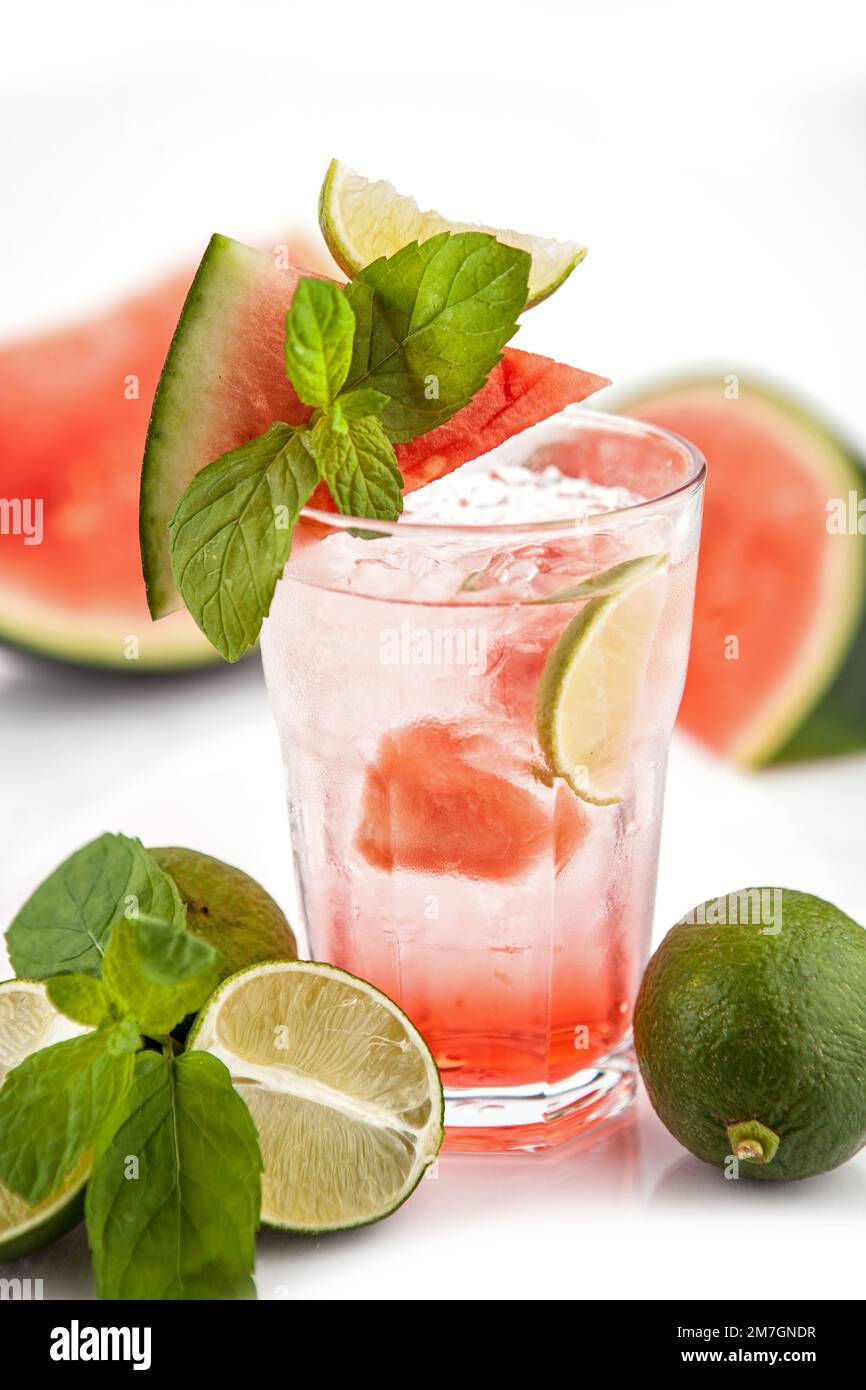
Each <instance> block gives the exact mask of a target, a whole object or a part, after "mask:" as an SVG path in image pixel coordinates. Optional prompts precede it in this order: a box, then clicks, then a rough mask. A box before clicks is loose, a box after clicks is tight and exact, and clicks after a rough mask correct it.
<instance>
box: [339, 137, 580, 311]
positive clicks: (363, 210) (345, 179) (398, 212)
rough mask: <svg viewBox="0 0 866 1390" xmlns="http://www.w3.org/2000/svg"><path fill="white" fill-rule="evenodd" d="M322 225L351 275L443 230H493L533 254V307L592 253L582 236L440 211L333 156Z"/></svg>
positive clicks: (530, 301) (528, 303)
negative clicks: (563, 236)
mask: <svg viewBox="0 0 866 1390" xmlns="http://www.w3.org/2000/svg"><path fill="white" fill-rule="evenodd" d="M319 225H320V226H321V228H322V235H323V236H324V238H325V241H326V242H327V243H328V249H329V251H330V252H331V255H332V256H333V257H334V260H335V261H336V262H337V264H338V265H339V266H340V267H341V269H342V270H344V271H345V272H346V274H347V275H348V276H353V275H357V274H358V271H359V270H362V269H363V268H364V266H366V265H369V264H370V262H371V261H375V260H378V259H379V257H380V256H392V255H393V254H394V252H395V251H399V250H400V248H401V247H402V246H406V245H407V244H408V243H409V242H410V241H427V240H428V239H429V238H430V237H432V236H436V234H437V233H438V232H489V233H490V234H491V235H492V236H495V237H496V239H497V241H501V242H503V243H504V244H505V245H506V246H518V247H520V249H521V250H523V251H528V252H529V254H530V256H531V257H532V268H531V270H530V272H529V298H528V300H527V303H526V307H527V308H531V306H532V305H533V304H539V303H540V302H541V300H542V299H546V298H547V296H548V295H549V294H553V291H554V290H556V289H559V286H560V285H561V284H562V283H563V281H564V280H567V279H568V277H569V275H570V274H571V272H572V271H573V270H574V267H575V266H576V265H579V264H580V262H581V261H582V260H583V258H584V256H585V255H586V248H585V247H583V246H579V245H578V244H577V242H576V241H552V240H549V239H547V238H545V237H538V236H526V235H524V234H523V233H522V232H513V231H510V230H509V229H504V230H500V229H498V228H496V227H487V226H481V225H479V224H477V223H472V222H451V221H449V220H448V218H446V217H443V216H442V215H441V214H440V213H438V212H433V211H427V212H424V211H422V210H421V208H419V207H418V204H417V203H416V202H415V200H414V198H409V197H406V196H405V195H403V194H401V193H398V192H397V190H396V188H395V187H394V185H393V184H391V183H388V182H386V180H384V179H376V180H370V179H366V178H364V176H363V175H362V174H356V173H355V170H354V169H350V168H349V166H348V165H347V164H341V163H340V161H339V160H338V159H332V160H331V163H330V166H329V168H328V172H327V174H326V175H325V182H324V183H323V184H322V191H321V193H320V194H319Z"/></svg>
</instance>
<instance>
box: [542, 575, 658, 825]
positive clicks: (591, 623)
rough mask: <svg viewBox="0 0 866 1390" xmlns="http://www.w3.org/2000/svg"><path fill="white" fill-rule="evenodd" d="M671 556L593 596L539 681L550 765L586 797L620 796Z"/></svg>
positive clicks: (607, 799) (599, 800) (608, 799)
mask: <svg viewBox="0 0 866 1390" xmlns="http://www.w3.org/2000/svg"><path fill="white" fill-rule="evenodd" d="M666 569H667V557H666V556H658V557H656V563H655V564H654V565H653V566H651V567H650V568H649V570H647V569H646V567H645V566H643V565H642V564H640V563H637V564H636V565H635V568H634V570H633V575H634V581H633V582H632V583H629V584H626V586H625V587H624V588H620V589H619V590H618V591H617V592H615V593H611V594H608V595H606V596H604V597H598V598H593V599H590V600H589V602H588V603H586V604H585V606H584V607H583V608H582V609H581V610H580V612H579V613H578V614H577V615H576V617H574V618H572V620H571V622H570V623H569V624H568V627H567V628H566V629H565V631H564V632H563V634H562V636H561V637H560V638H559V641H558V642H557V643H556V645H555V646H554V647H553V649H552V651H551V653H550V655H549V656H548V658H547V662H546V664H545V667H544V670H543V672H542V674H541V680H540V682H539V686H538V701H537V720H538V738H539V742H540V744H541V747H542V750H543V752H544V755H545V757H546V758H547V761H548V763H549V765H550V768H551V770H552V771H553V772H554V773H555V774H556V776H558V777H562V778H564V780H565V781H566V782H567V783H568V785H569V786H570V787H571V789H572V791H574V792H575V793H576V794H577V795H578V796H579V797H581V798H582V799H583V800H584V801H589V802H593V803H594V804H596V805H600V806H604V805H610V804H612V803H613V802H616V801H620V800H621V799H622V785H623V781H624V778H625V773H626V770H627V767H628V763H629V760H630V757H631V753H632V746H633V734H634V729H635V722H636V719H637V715H638V712H639V708H640V702H641V696H642V693H643V687H644V680H645V677H646V672H647V666H648V663H649V657H650V651H651V648H652V642H653V638H654V636H655V632H656V628H657V626H658V620H659V615H660V613H661V608H662V604H663V602H664V593H665V571H666Z"/></svg>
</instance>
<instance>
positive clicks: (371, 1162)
mask: <svg viewBox="0 0 866 1390" xmlns="http://www.w3.org/2000/svg"><path fill="white" fill-rule="evenodd" d="M188 1047H190V1048H194V1049H204V1050H206V1051H208V1052H211V1053H212V1054H213V1055H214V1056H215V1057H218V1058H219V1059H220V1061H222V1062H224V1063H225V1065H226V1066H227V1067H228V1069H229V1071H230V1072H231V1075H232V1080H233V1081H234V1084H235V1089H236V1090H237V1091H238V1092H239V1093H240V1095H241V1096H243V1098H244V1100H245V1101H246V1103H247V1105H248V1106H249V1108H250V1111H251V1112H252V1116H253V1119H254V1120H255V1122H256V1126H257V1128H258V1131H259V1141H260V1143H261V1147H262V1155H263V1158H264V1164H265V1172H264V1177H263V1180H262V1220H263V1221H264V1222H265V1223H266V1224H267V1225H270V1226H278V1227H280V1228H282V1229H284V1230H291V1231H317V1232H318V1231H338V1230H344V1229H345V1228H347V1227H349V1226H363V1225H367V1224H368V1223H369V1222H371V1221H378V1220H379V1219H380V1218H381V1217H383V1216H387V1215H388V1214H389V1213H390V1212H392V1211H393V1210H394V1209H395V1207H398V1206H399V1205H400V1204H401V1202H404V1201H405V1200H406V1198H407V1197H408V1196H409V1194H410V1193H411V1192H412V1191H413V1190H414V1188H415V1187H417V1185H418V1183H419V1182H420V1180H421V1178H422V1177H423V1174H424V1170H425V1168H427V1167H428V1165H429V1164H431V1163H432V1162H433V1160H434V1158H435V1157H436V1154H437V1153H438V1151H439V1146H440V1144H441V1142H442V1115H443V1099H442V1084H441V1082H440V1080H439V1073H438V1071H437V1069H436V1063H435V1062H434V1061H433V1057H432V1056H431V1054H430V1050H429V1048H428V1047H427V1044H426V1043H425V1042H424V1039H423V1038H422V1037H421V1034H420V1033H419V1032H418V1031H417V1029H416V1028H414V1027H413V1025H412V1024H411V1023H410V1022H409V1019H408V1018H407V1017H406V1015H405V1014H404V1013H402V1012H401V1011H400V1009H398V1008H397V1005H396V1004H394V1003H392V1002H391V1000H390V999H388V998H387V997H386V996H385V995H384V994H381V993H380V992H379V991H378V990H377V989H374V988H373V986H372V985H369V984H367V983H366V982H365V981H364V980H358V979H356V978H355V977H354V976H353V975H349V974H347V973H346V972H345V971H343V970H338V969H337V968H336V967H335V966H332V965H319V964H316V963H315V962H311V961H270V962H268V963H266V964H260V965H253V966H250V967H249V969H247V970H242V971H239V972H238V974H236V975H231V976H230V977H229V978H228V979H227V980H225V981H224V982H223V984H222V985H220V987H219V988H218V989H217V991H216V993H215V994H214V995H213V996H212V997H211V999H210V1001H209V1002H208V1004H207V1006H206V1008H205V1009H204V1010H203V1011H202V1013H201V1014H200V1016H199V1018H198V1020H197V1022H196V1024H195V1026H194V1028H193V1031H192V1033H191V1034H190V1039H189V1043H188Z"/></svg>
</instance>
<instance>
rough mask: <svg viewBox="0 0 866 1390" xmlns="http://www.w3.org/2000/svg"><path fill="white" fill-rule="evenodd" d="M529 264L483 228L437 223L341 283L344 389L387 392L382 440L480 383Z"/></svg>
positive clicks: (416, 430) (511, 317)
mask: <svg viewBox="0 0 866 1390" xmlns="http://www.w3.org/2000/svg"><path fill="white" fill-rule="evenodd" d="M530 264H531V257H530V256H529V254H528V252H526V251H521V250H519V249H518V248H517V247H513V246H504V245H502V243H501V242H498V241H496V239H495V238H494V237H492V236H490V235H488V234H487V233H486V232H456V233H449V232H441V233H440V234H439V235H438V236H434V237H430V239H429V240H428V241H424V242H421V243H418V242H411V243H410V244H409V245H408V246H404V247H403V249H402V250H401V251H398V252H397V253H396V255H394V256H390V257H388V258H385V257H383V258H382V259H380V260H378V261H374V262H373V263H372V265H368V266H366V267H365V269H364V270H362V271H361V272H360V273H359V274H358V276H357V277H356V278H355V279H354V280H353V281H352V282H351V284H349V285H348V286H347V288H346V290H345V297H346V298H347V299H348V301H349V303H350V305H351V306H352V311H353V313H354V315H355V342H354V347H353V351H352V362H351V366H350V367H349V373H348V376H347V379H346V390H347V391H352V390H355V389H357V388H358V387H361V386H363V387H372V388H373V389H375V390H377V391H381V392H383V393H384V394H385V395H386V396H388V397H389V401H388V405H387V406H386V407H385V409H384V411H383V412H382V423H383V425H384V427H385V430H386V432H387V434H388V436H389V438H390V439H392V440H394V441H395V442H397V443H399V442H401V441H405V440H407V439H412V438H413V437H414V436H415V435H417V434H426V432H427V431H428V430H432V429H435V428H436V426H437V425H441V424H443V423H444V422H445V421H446V420H447V419H449V418H450V416H451V415H453V414H454V412H455V411H456V410H459V409H460V408H461V406H464V405H466V403H467V401H469V400H470V399H471V398H472V396H474V394H475V392H476V391H477V390H478V389H479V387H481V386H483V384H484V382H485V381H486V379H487V374H488V372H489V371H490V369H491V368H492V367H493V366H494V365H495V364H496V362H498V361H499V357H500V354H501V351H502V348H503V347H504V346H505V344H506V343H507V342H508V340H509V338H511V337H513V335H514V333H515V330H516V328H517V318H518V315H519V314H520V313H521V311H522V310H523V309H524V308H525V306H526V299H527V294H528V284H529V269H530Z"/></svg>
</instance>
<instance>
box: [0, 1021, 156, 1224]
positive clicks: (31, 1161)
mask: <svg viewBox="0 0 866 1390" xmlns="http://www.w3.org/2000/svg"><path fill="white" fill-rule="evenodd" d="M139 1046H140V1038H139V1036H138V1032H137V1030H136V1029H135V1027H134V1026H131V1025H130V1022H129V1021H128V1020H125V1021H124V1022H123V1023H120V1024H116V1025H114V1026H113V1027H111V1028H106V1029H100V1030H99V1031H98V1032H96V1033H85V1034H84V1035H83V1036H82V1037H80V1038H70V1039H68V1040H67V1041H66V1042H59V1043H54V1044H53V1045H52V1046H51V1047H44V1048H42V1050H41V1051H39V1052H34V1053H33V1055H32V1056H31V1057H27V1058H26V1059H25V1060H24V1061H23V1062H22V1063H21V1064H20V1066H17V1067H15V1068H14V1069H13V1070H12V1071H11V1072H9V1074H8V1076H7V1077H6V1079H5V1081H4V1082H3V1086H2V1088H0V1182H2V1183H4V1184H5V1185H6V1187H9V1188H11V1189H12V1191H13V1192H17V1193H18V1196H19V1197H23V1198H24V1200H25V1202H29V1204H30V1205H31V1206H36V1205H38V1203H39V1202H43V1201H44V1200H45V1198H46V1197H49V1196H50V1195H51V1193H52V1192H54V1191H55V1190H56V1189H57V1188H58V1187H59V1186H60V1184H61V1183H62V1182H63V1180H64V1178H66V1177H68V1175H69V1174H70V1173H71V1172H72V1170H73V1168H74V1167H75V1166H76V1164H77V1163H78V1161H79V1159H80V1158H81V1155H82V1154H83V1153H84V1151H85V1149H87V1148H89V1147H90V1146H91V1144H93V1143H95V1141H96V1138H97V1136H98V1134H99V1131H100V1129H101V1128H102V1125H103V1124H104V1123H105V1120H106V1118H107V1116H108V1115H109V1113H110V1111H111V1110H112V1108H113V1106H114V1105H115V1104H116V1103H117V1101H118V1099H119V1098H120V1097H121V1096H122V1095H123V1093H124V1092H125V1091H126V1090H127V1088H128V1087H129V1085H130V1083H131V1081H132V1075H133V1053H134V1052H135V1050H136V1049H137V1048H138V1047H139Z"/></svg>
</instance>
